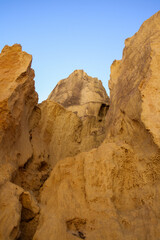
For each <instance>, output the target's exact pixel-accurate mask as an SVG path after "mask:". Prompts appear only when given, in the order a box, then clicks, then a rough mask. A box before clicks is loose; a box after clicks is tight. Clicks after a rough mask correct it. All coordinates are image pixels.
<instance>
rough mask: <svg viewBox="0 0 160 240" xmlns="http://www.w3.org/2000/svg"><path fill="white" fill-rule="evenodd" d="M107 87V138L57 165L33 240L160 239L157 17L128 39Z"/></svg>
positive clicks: (159, 26) (159, 22)
mask: <svg viewBox="0 0 160 240" xmlns="http://www.w3.org/2000/svg"><path fill="white" fill-rule="evenodd" d="M109 87H110V96H111V99H110V108H109V110H108V113H107V115H106V129H107V132H106V139H105V141H104V142H103V143H102V144H101V146H100V147H98V148H97V149H93V150H91V151H89V152H86V153H80V154H78V155H77V156H75V157H69V158H66V159H64V160H62V161H59V162H58V163H57V164H56V166H55V167H54V169H53V170H52V172H51V174H50V176H49V178H48V179H47V181H46V182H45V184H44V185H43V190H42V192H41V213H40V220H39V225H38V227H37V231H36V234H35V235H34V238H33V239H34V240H45V239H48V240H72V239H73V240H74V239H75V240H76V239H78V238H79V239H86V240H103V239H104V240H124V239H127V240H146V239H149V240H158V239H159V237H160V201H159V199H160V149H159V144H160V127H159V122H160V121H159V120H160V104H159V99H160V12H158V13H156V14H155V15H154V16H152V17H151V18H150V19H149V20H147V21H145V22H144V24H143V25H142V26H141V28H140V29H139V31H138V32H137V33H136V34H135V35H134V36H133V37H132V38H130V39H127V40H126V42H125V48H124V52H123V57H122V60H120V61H114V62H113V64H112V66H111V76H110V81H109Z"/></svg>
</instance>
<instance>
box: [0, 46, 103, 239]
mask: <svg viewBox="0 0 160 240" xmlns="http://www.w3.org/2000/svg"><path fill="white" fill-rule="evenodd" d="M31 61H32V57H31V55H29V54H27V53H25V52H23V51H22V49H21V46H20V45H18V44H15V45H14V46H12V47H8V46H6V47H5V48H4V49H3V50H2V53H1V55H0V191H1V198H0V209H1V214H0V239H2V240H3V239H4V240H6V239H17V238H19V240H20V239H23V240H25V239H26V240H29V239H32V238H33V235H34V232H35V230H36V227H37V223H38V218H39V210H37V209H39V206H38V203H37V200H38V201H39V192H40V189H41V187H42V186H43V183H44V182H45V180H46V179H47V178H48V176H49V173H50V171H51V169H52V168H53V167H54V165H55V164H56V162H57V161H58V160H60V159H63V158H65V157H69V156H75V155H76V154H78V153H80V152H82V151H89V150H90V149H92V148H95V147H98V146H99V145H100V144H101V142H102V141H103V140H104V138H105V112H104V113H103V114H99V116H87V117H86V118H85V119H83V121H82V119H80V118H79V117H78V116H77V115H76V114H75V113H73V112H71V111H68V110H66V109H65V108H64V107H63V106H61V105H59V104H58V103H56V102H53V101H51V100H46V101H44V102H43V103H41V104H38V103H37V99H38V98H37V93H36V92H35V89H34V81H33V78H34V71H33V70H32V69H31ZM100 113H101V112H100ZM7 198H8V200H7ZM10 198H13V202H11V203H10V201H9V200H10ZM34 198H36V199H37V200H35V199H34ZM7 201H8V202H7ZM9 213H10V214H11V215H12V217H10V214H9ZM6 225H7V226H8V228H7V231H5V229H6Z"/></svg>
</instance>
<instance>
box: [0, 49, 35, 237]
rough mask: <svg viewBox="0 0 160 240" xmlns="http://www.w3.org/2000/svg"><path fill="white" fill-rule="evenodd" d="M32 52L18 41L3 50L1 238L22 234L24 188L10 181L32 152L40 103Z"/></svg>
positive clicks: (0, 67)
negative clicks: (33, 126) (32, 125)
mask: <svg viewBox="0 0 160 240" xmlns="http://www.w3.org/2000/svg"><path fill="white" fill-rule="evenodd" d="M31 61H32V56H31V55H29V54H27V53H25V52H23V51H22V49H21V46H20V45H18V44H15V45H13V46H12V47H8V46H6V47H4V49H3V50H2V52H1V54H0V239H1V240H13V239H17V238H18V237H19V235H20V231H19V224H20V221H21V209H22V205H23V204H22V203H21V201H20V195H21V194H22V192H23V191H24V190H23V189H22V188H20V187H19V186H17V185H15V184H13V183H11V182H9V180H12V176H13V173H14V172H15V171H16V170H17V168H18V167H20V166H23V165H24V164H25V163H26V162H27V161H28V159H29V158H30V157H31V156H32V153H33V151H32V147H31V143H30V141H29V127H28V126H29V124H28V122H29V117H30V115H31V113H32V110H33V108H34V106H35V105H36V104H37V99H38V98H37V93H36V92H35V89H34V81H33V78H34V71H33V70H32V69H31Z"/></svg>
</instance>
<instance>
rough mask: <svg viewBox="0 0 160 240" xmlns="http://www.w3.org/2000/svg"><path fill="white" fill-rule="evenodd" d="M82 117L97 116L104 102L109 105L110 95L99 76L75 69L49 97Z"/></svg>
mask: <svg viewBox="0 0 160 240" xmlns="http://www.w3.org/2000/svg"><path fill="white" fill-rule="evenodd" d="M48 99H49V100H53V101H55V102H57V103H59V104H61V105H62V106H63V107H65V108H67V109H68V110H70V111H73V112H77V114H78V115H79V116H80V117H82V116H86V115H93V116H97V114H98V112H99V109H100V107H101V105H102V104H104V105H106V106H108V105H109V97H108V96H107V93H106V91H105V89H104V87H103V85H102V82H101V81H100V80H98V78H92V77H90V76H88V75H87V73H85V72H84V71H83V70H75V71H74V72H73V73H72V74H70V75H69V77H68V78H66V79H63V80H61V81H59V82H58V84H57V86H56V87H55V88H54V89H53V91H52V92H51V94H50V95H49V97H48Z"/></svg>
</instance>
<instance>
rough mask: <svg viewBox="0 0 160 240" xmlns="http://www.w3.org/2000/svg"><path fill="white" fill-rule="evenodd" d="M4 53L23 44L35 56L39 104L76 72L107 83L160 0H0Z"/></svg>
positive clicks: (34, 64) (158, 5) (1, 42)
mask: <svg viewBox="0 0 160 240" xmlns="http://www.w3.org/2000/svg"><path fill="white" fill-rule="evenodd" d="M0 10H1V11H0V36H1V37H0V50H1V49H2V48H3V47H4V45H6V44H7V45H13V44H14V43H20V44H21V45H22V48H23V50H24V51H26V52H28V53H30V54H32V56H33V63H32V67H33V68H34V70H35V74H36V76H35V83H36V90H37V92H38V94H39V100H40V101H42V100H44V99H46V98H47V97H48V95H49V93H50V92H51V90H52V89H53V88H54V87H55V85H56V84H57V82H58V81H59V80H61V79H63V78H66V77H67V76H68V75H69V74H70V73H72V72H73V71H74V70H75V69H84V71H86V72H87V73H88V75H91V76H93V77H98V78H99V79H101V80H102V82H103V85H104V87H105V88H106V90H107V92H108V93H109V90H108V80H109V75H110V65H111V64H112V62H113V60H114V59H121V57H122V51H123V47H124V40H125V39H126V38H128V37H131V36H132V35H133V34H134V33H135V32H136V31H138V29H139V27H140V25H141V24H142V23H143V22H144V21H145V20H146V19H148V18H149V17H150V16H152V15H153V14H154V13H156V12H157V11H158V10H160V0H132V1H130V0H122V1H120V0H119V1H118V0H110V1H108V0H57V1H54V0H52V1H49V0H45V1H41V0H39V1H37V0H32V1H31V0H27V1H24V0H0Z"/></svg>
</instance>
